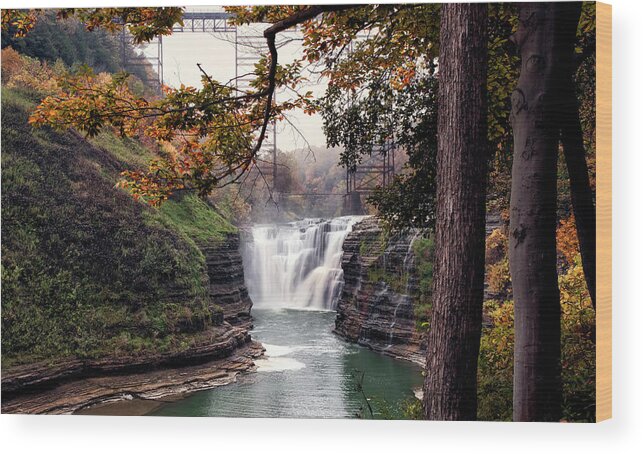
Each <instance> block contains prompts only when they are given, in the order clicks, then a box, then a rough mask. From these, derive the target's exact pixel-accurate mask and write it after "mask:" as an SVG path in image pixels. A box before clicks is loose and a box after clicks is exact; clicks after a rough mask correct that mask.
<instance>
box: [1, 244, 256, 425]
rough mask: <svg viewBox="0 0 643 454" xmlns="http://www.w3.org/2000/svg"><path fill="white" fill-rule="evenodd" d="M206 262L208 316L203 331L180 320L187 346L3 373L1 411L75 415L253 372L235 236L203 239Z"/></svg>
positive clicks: (249, 324)
mask: <svg viewBox="0 0 643 454" xmlns="http://www.w3.org/2000/svg"><path fill="white" fill-rule="evenodd" d="M199 248H200V249H201V250H202V252H203V254H204V256H205V261H206V265H207V279H208V289H209V299H210V302H211V306H210V308H209V309H210V314H211V317H210V322H211V324H212V326H209V327H207V328H205V329H203V327H202V326H201V325H199V326H196V325H195V323H192V321H191V320H189V319H186V320H183V321H182V322H180V323H178V326H179V329H180V333H178V334H177V337H180V339H181V341H182V342H183V343H185V344H187V345H188V347H185V348H179V349H175V350H172V351H169V352H163V353H147V354H140V355H119V356H116V357H104V358H99V359H87V360H84V359H78V358H71V359H68V360H62V361H57V362H55V363H51V362H39V363H33V364H26V365H21V366H17V367H13V368H9V369H8V370H3V373H2V412H3V413H54V414H64V413H73V412H75V411H78V410H80V409H83V408H87V407H91V406H95V405H100V404H105V403H110V402H116V401H120V400H129V399H133V398H135V399H143V400H157V399H162V398H164V397H167V396H172V395H176V394H183V393H187V392H193V391H198V390H202V389H208V388H212V387H215V386H220V385H225V384H228V383H231V382H233V381H235V379H236V376H237V375H238V374H239V373H242V372H251V371H254V369H255V366H254V362H253V359H254V358H257V357H259V356H261V355H262V354H263V350H264V349H263V347H262V346H261V344H259V343H257V342H254V341H252V340H251V337H250V334H249V333H248V330H249V329H250V328H251V327H252V317H251V315H250V309H251V307H252V301H251V300H250V297H249V296H248V291H247V289H246V286H245V282H244V275H243V264H242V260H241V255H240V253H239V235H238V234H236V233H231V234H228V235H227V237H226V240H225V241H223V242H221V243H220V244H217V245H213V246H204V245H200V246H199Z"/></svg>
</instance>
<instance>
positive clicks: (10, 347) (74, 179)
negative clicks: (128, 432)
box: [2, 87, 235, 367]
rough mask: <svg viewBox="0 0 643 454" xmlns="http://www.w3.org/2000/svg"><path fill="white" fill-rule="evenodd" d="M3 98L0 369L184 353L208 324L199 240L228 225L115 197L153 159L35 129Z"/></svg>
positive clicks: (21, 102)
mask: <svg viewBox="0 0 643 454" xmlns="http://www.w3.org/2000/svg"><path fill="white" fill-rule="evenodd" d="M33 106H34V99H30V95H29V94H28V93H25V92H21V91H17V90H10V89H6V88H4V87H3V89H2V359H3V367H8V366H11V365H14V364H19V363H26V362H32V361H38V360H54V359H57V358H61V357H68V356H80V357H99V356H103V355H111V354H118V353H124V352H127V353H136V352H140V353H143V352H145V351H151V350H152V351H158V350H168V349H175V348H181V347H182V346H185V343H186V342H189V336H188V335H187V334H185V333H188V332H191V331H198V330H202V329H204V328H205V327H207V326H209V325H210V324H211V323H213V322H212V314H213V312H216V310H217V309H216V308H214V307H212V306H211V304H210V301H209V299H208V297H207V285H206V284H207V276H206V274H205V273H206V269H205V261H204V257H203V255H202V254H201V252H200V251H199V249H198V248H197V247H196V244H195V241H196V242H201V241H205V242H216V241H221V240H222V239H223V238H224V235H225V234H226V233H228V232H232V231H234V230H235V229H234V227H233V226H232V225H231V224H230V223H229V222H227V221H226V220H225V219H224V218H223V217H222V216H221V215H219V214H218V213H217V212H216V211H214V210H213V209H212V208H210V207H209V206H208V205H207V204H206V203H204V202H203V201H201V200H200V199H198V198H197V197H195V196H191V195H190V196H186V197H183V198H182V199H181V200H180V201H170V202H168V203H167V204H165V205H164V206H163V207H162V208H161V209H160V210H156V209H152V208H149V207H147V206H145V205H143V204H141V203H138V202H136V201H134V200H133V199H132V198H131V197H130V196H129V195H128V194H126V193H125V192H124V191H123V190H121V189H118V188H116V187H115V183H116V180H117V178H118V175H119V173H120V171H121V170H123V169H124V168H131V167H139V166H141V165H142V164H143V163H144V162H146V160H147V159H148V157H149V151H148V150H146V149H145V148H143V147H141V146H140V145H138V144H137V143H136V142H135V141H132V140H123V139H120V138H118V137H116V136H114V135H113V134H110V133H103V134H102V135H100V136H99V137H97V138H96V139H93V140H92V142H91V143H90V142H88V141H86V140H84V138H82V137H80V136H78V135H77V134H75V133H72V132H67V133H56V132H53V131H49V130H33V129H31V128H30V127H29V126H28V124H27V117H28V112H29V110H30V109H31V108H33Z"/></svg>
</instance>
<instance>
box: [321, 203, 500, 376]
mask: <svg viewBox="0 0 643 454" xmlns="http://www.w3.org/2000/svg"><path fill="white" fill-rule="evenodd" d="M503 226H504V224H503V221H502V220H501V218H500V216H499V215H497V214H493V213H490V214H488V215H487V223H486V234H487V236H489V235H491V232H493V231H494V230H496V229H502V228H503ZM432 248H433V246H432V241H431V240H430V239H427V238H422V237H421V236H420V235H419V233H418V232H413V231H411V232H408V233H405V234H398V235H387V234H386V232H385V231H384V230H383V229H382V227H381V226H380V224H379V222H378V221H377V219H376V218H375V217H372V216H369V217H366V218H364V219H363V220H361V221H360V222H358V223H356V224H355V225H353V229H352V232H351V233H350V234H349V235H348V236H347V237H346V239H345V241H344V244H343V251H344V252H343V255H342V269H343V271H344V287H343V290H342V293H341V297H340V299H339V301H338V303H337V319H336V321H335V330H334V331H335V333H336V334H338V335H339V336H341V337H343V338H344V339H346V340H348V341H350V342H355V343H357V344H360V345H363V346H366V347H369V348H370V349H372V350H374V351H377V352H380V353H384V354H386V355H390V356H395V357H398V358H402V359H406V360H408V361H412V362H415V363H417V364H420V365H424V361H425V352H426V338H425V332H426V329H427V328H426V325H428V321H429V318H430V300H431V298H430V292H431V287H432V282H431V281H432V268H433V266H432V262H433V260H432ZM488 261H489V258H488ZM487 278H488V276H487ZM505 297H506V293H502V292H501V293H498V292H497V291H492V289H491V288H490V286H489V284H488V282H486V281H485V300H489V299H502V298H505ZM485 322H486V319H485Z"/></svg>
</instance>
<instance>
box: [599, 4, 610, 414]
mask: <svg viewBox="0 0 643 454" xmlns="http://www.w3.org/2000/svg"><path fill="white" fill-rule="evenodd" d="M596 215H597V217H596V260H597V264H598V265H599V266H597V273H596V279H597V283H596V284H597V285H596V292H597V293H596V294H597V301H596V421H597V422H600V421H604V420H606V419H609V418H611V417H612V6H611V5H608V4H606V3H599V2H596Z"/></svg>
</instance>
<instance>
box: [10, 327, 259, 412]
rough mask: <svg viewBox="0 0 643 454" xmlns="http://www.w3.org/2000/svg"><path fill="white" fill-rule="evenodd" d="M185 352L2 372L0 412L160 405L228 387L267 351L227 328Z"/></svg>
mask: <svg viewBox="0 0 643 454" xmlns="http://www.w3.org/2000/svg"><path fill="white" fill-rule="evenodd" d="M202 338H203V339H202V344H200V345H198V346H196V347H194V348H191V349H188V350H185V351H181V352H174V353H170V354H166V355H156V356H150V357H144V358H131V357H130V358H110V359H103V360H99V361H80V360H70V361H69V362H66V363H59V364H55V365H47V364H33V365H30V366H26V367H21V368H16V369H13V370H11V371H9V372H6V373H3V378H2V394H3V395H2V413H31V414H43V413H45V414H70V413H74V412H76V411H78V410H81V409H85V408H89V407H93V406H97V405H104V404H107V403H113V402H118V401H124V400H132V399H142V400H146V401H156V402H162V401H163V400H162V399H164V398H167V397H168V396H176V395H180V394H185V393H189V392H194V391H200V390H204V389H209V388H214V387H216V386H221V385H226V384H228V383H232V382H234V381H235V380H236V377H237V375H238V374H240V373H244V372H252V371H254V370H255V365H254V361H253V360H254V359H255V358H257V357H259V356H261V355H262V354H263V347H262V346H261V344H259V343H257V342H253V341H251V340H250V336H249V335H248V334H247V333H246V332H245V331H244V330H242V329H239V328H230V327H229V325H228V326H225V327H223V328H220V329H213V330H212V331H211V332H209V333H205V334H204V335H203V336H202Z"/></svg>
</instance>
